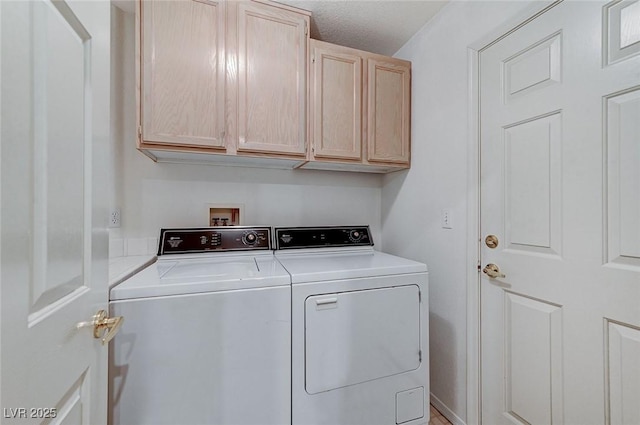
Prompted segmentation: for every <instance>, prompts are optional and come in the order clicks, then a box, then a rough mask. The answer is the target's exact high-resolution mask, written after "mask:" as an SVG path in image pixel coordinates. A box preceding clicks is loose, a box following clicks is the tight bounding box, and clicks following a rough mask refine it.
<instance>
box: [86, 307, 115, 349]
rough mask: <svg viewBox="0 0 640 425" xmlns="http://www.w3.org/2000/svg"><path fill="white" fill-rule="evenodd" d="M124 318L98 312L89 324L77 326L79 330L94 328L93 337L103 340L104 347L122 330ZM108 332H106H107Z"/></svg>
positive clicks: (102, 311) (101, 311)
mask: <svg viewBox="0 0 640 425" xmlns="http://www.w3.org/2000/svg"><path fill="white" fill-rule="evenodd" d="M123 322H124V317H122V316H116V317H109V316H108V315H107V312H106V311H104V310H100V311H98V312H97V313H96V314H95V315H94V316H93V318H92V320H90V321H88V322H80V323H78V324H77V325H76V328H77V329H80V328H84V327H89V326H92V327H93V337H94V338H96V339H99V338H102V345H105V344H108V343H109V341H111V340H112V339H113V337H114V336H116V334H117V333H118V331H119V330H120V327H121V326H122V323H123ZM105 331H106V332H105Z"/></svg>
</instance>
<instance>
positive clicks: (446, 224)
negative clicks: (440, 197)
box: [441, 208, 453, 229]
mask: <svg viewBox="0 0 640 425" xmlns="http://www.w3.org/2000/svg"><path fill="white" fill-rule="evenodd" d="M441 221H442V228H443V229H453V216H452V215H451V209H450V208H444V209H443V210H442V216H441Z"/></svg>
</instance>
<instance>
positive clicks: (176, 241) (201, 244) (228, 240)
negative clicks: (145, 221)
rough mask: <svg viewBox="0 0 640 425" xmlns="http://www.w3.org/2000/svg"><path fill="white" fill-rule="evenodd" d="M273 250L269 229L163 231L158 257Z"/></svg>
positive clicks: (227, 228) (238, 228)
mask: <svg viewBox="0 0 640 425" xmlns="http://www.w3.org/2000/svg"><path fill="white" fill-rule="evenodd" d="M270 249H271V229H270V228H269V227H238V226H234V227H224V226H223V227H201V228H187V229H162V230H161V231H160V243H159V247H158V255H165V254H195V253H200V252H211V251H246V250H270Z"/></svg>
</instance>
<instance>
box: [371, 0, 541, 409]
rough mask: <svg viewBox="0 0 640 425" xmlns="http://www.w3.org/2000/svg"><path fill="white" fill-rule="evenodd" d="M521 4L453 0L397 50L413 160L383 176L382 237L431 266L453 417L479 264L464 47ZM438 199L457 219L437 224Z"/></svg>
mask: <svg viewBox="0 0 640 425" xmlns="http://www.w3.org/2000/svg"><path fill="white" fill-rule="evenodd" d="M527 7H531V4H530V3H528V2H486V1H472V2H463V1H455V2H452V3H450V4H448V5H447V6H445V8H444V9H443V10H442V11H440V13H439V14H438V15H436V16H435V17H434V18H433V19H432V20H431V21H430V22H429V23H427V24H426V25H425V26H424V27H423V28H422V29H421V30H420V31H419V32H418V33H416V34H415V35H414V37H413V38H412V39H411V40H410V41H409V42H408V43H407V44H406V45H405V46H403V47H402V48H401V49H400V50H399V51H398V52H397V53H396V56H397V57H400V58H403V59H408V60H410V61H412V62H413V67H412V129H411V131H412V152H411V155H412V168H411V169H410V170H409V171H407V172H401V173H395V174H390V175H387V176H385V178H384V181H383V189H382V222H383V239H384V243H385V245H384V247H385V251H387V252H390V253H393V254H397V255H401V256H405V257H408V258H412V259H415V260H418V261H423V262H426V263H427V265H428V267H429V279H430V288H429V297H430V301H429V309H430V313H429V320H430V326H429V331H430V347H431V348H430V362H431V393H432V396H433V397H435V399H436V400H435V401H436V404H437V406H438V407H440V408H444V409H445V412H443V413H446V414H448V416H449V417H450V418H451V419H453V420H454V421H457V422H462V421H464V422H466V273H467V271H468V267H474V266H475V265H474V264H470V263H469V262H467V258H466V252H467V246H466V242H467V226H466V222H467V207H468V206H467V178H468V176H467V170H466V169H467V146H468V143H469V142H468V128H467V123H468V107H469V100H468V99H469V96H470V93H469V83H468V81H469V71H468V69H469V68H468V61H467V53H468V52H467V48H468V46H469V45H471V44H474V43H476V42H477V41H479V40H480V39H483V38H484V37H486V36H487V34H488V33H492V32H493V30H494V29H495V28H496V27H498V26H500V25H503V24H504V21H506V20H508V19H510V18H511V17H513V16H514V15H518V14H520V13H522V11H523V10H524V9H525V8H527ZM444 208H449V209H451V212H452V219H453V229H443V228H441V223H440V220H441V210H442V209H444ZM452 414H454V415H456V416H457V418H455V417H453V416H452Z"/></svg>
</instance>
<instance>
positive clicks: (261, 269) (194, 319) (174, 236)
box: [109, 227, 291, 425]
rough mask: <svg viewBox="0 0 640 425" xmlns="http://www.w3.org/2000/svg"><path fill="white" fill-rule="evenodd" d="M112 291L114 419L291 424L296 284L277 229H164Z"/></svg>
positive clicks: (127, 424) (186, 424) (129, 424)
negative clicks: (117, 319)
mask: <svg viewBox="0 0 640 425" xmlns="http://www.w3.org/2000/svg"><path fill="white" fill-rule="evenodd" d="M158 254H159V258H158V261H157V262H156V263H154V264H152V265H151V266H149V267H148V268H146V269H144V270H142V271H141V272H140V273H138V274H136V275H134V276H133V277H131V278H130V279H128V280H126V281H124V282H123V283H122V284H120V285H118V286H116V287H114V288H113V289H112V290H111V302H110V309H111V314H112V315H116V316H123V317H124V318H125V320H124V324H123V325H122V328H121V330H120V332H119V334H118V335H117V336H116V337H115V339H114V340H113V343H112V344H111V347H110V350H111V351H110V367H109V383H110V388H109V404H110V418H109V423H110V424H114V425H119V424H121V425H133V424H135V425H145V424H148V425H160V424H168V425H169V424H170V425H175V424H181V425H192V424H209V425H231V424H237V425H256V424H260V425H283V424H290V422H291V392H290V390H291V351H290V347H291V313H290V309H291V285H290V277H289V274H288V273H287V272H286V271H285V270H284V269H283V268H282V266H281V265H280V264H279V263H278V261H276V260H275V259H274V255H273V251H271V238H270V228H267V227H251V228H238V227H227V228H225V227H219V228H203V229H169V230H163V231H162V233H161V238H160V249H159V253H158Z"/></svg>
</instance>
